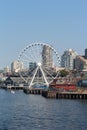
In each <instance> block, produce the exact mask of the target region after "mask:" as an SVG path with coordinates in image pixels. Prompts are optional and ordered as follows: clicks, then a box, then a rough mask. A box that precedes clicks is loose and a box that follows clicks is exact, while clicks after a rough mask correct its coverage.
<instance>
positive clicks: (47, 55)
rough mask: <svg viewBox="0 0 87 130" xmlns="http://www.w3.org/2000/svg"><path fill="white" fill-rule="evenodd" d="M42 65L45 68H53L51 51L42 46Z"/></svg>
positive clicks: (47, 47)
mask: <svg viewBox="0 0 87 130" xmlns="http://www.w3.org/2000/svg"><path fill="white" fill-rule="evenodd" d="M42 65H43V66H44V67H47V68H52V67H53V59H52V49H51V48H50V47H49V46H47V45H44V46H43V50H42Z"/></svg>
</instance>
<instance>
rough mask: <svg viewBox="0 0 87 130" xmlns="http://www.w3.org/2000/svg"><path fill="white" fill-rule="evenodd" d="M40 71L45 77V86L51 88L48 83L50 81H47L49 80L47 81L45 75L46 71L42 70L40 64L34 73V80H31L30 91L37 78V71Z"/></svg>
mask: <svg viewBox="0 0 87 130" xmlns="http://www.w3.org/2000/svg"><path fill="white" fill-rule="evenodd" d="M39 69H40V70H41V72H42V76H43V78H44V81H45V83H44V84H45V85H46V86H47V87H49V83H48V81H47V79H46V76H45V73H44V71H43V69H42V67H41V63H38V66H37V68H36V71H35V73H34V75H33V78H32V80H31V82H30V85H29V89H31V88H32V85H33V81H34V79H35V76H36V74H37V71H38V70H39Z"/></svg>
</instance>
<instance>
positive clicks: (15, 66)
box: [11, 61, 23, 72]
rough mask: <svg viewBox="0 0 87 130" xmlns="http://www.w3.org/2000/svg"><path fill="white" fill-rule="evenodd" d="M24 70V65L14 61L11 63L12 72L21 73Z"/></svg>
mask: <svg viewBox="0 0 87 130" xmlns="http://www.w3.org/2000/svg"><path fill="white" fill-rule="evenodd" d="M22 70H23V63H21V62H18V61H13V62H12V63H11V72H19V71H22Z"/></svg>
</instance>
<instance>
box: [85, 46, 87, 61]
mask: <svg viewBox="0 0 87 130" xmlns="http://www.w3.org/2000/svg"><path fill="white" fill-rule="evenodd" d="M85 58H86V59H87V48H86V49H85Z"/></svg>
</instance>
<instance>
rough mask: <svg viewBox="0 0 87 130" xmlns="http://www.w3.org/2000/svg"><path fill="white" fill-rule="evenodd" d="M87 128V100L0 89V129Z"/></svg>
mask: <svg viewBox="0 0 87 130" xmlns="http://www.w3.org/2000/svg"><path fill="white" fill-rule="evenodd" d="M44 129H46V130H87V101H86V100H67V99H65V100H64V99H59V100H58V99H57V100H56V99H46V98H44V97H42V96H40V95H26V94H24V93H23V92H22V91H16V92H15V93H11V92H10V91H5V90H0V130H44Z"/></svg>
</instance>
